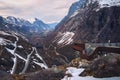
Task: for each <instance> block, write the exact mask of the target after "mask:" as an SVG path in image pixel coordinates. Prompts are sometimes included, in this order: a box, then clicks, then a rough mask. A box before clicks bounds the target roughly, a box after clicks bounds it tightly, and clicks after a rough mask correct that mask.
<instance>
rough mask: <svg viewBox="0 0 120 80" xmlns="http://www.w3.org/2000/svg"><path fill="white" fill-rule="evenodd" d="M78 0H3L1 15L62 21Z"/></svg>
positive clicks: (0, 6)
mask: <svg viewBox="0 0 120 80" xmlns="http://www.w3.org/2000/svg"><path fill="white" fill-rule="evenodd" d="M75 1H76V0H20V1H18V0H1V1H0V15H6V16H15V17H20V18H25V19H31V18H35V17H36V18H39V19H42V20H43V21H45V22H52V21H57V22H58V21H60V20H61V19H62V18H63V17H64V16H65V15H66V14H67V12H68V8H69V7H70V5H71V4H72V3H73V2H75Z"/></svg>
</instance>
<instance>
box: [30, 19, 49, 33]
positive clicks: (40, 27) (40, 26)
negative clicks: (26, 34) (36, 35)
mask: <svg viewBox="0 0 120 80" xmlns="http://www.w3.org/2000/svg"><path fill="white" fill-rule="evenodd" d="M32 27H33V29H34V28H35V29H36V30H35V31H36V32H44V31H46V30H50V26H49V25H47V24H45V23H44V22H43V21H41V20H39V19H37V18H35V21H34V22H33V25H32ZM33 29H32V30H33Z"/></svg>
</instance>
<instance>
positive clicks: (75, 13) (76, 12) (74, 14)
mask: <svg viewBox="0 0 120 80" xmlns="http://www.w3.org/2000/svg"><path fill="white" fill-rule="evenodd" d="M78 13H79V11H78V10H77V11H75V12H74V13H73V14H72V15H71V16H70V18H72V17H74V16H76V15H77V14H78Z"/></svg>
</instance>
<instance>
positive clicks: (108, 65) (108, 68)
mask: <svg viewBox="0 0 120 80" xmlns="http://www.w3.org/2000/svg"><path fill="white" fill-rule="evenodd" d="M80 76H94V77H97V78H103V77H115V76H120V54H114V53H109V54H107V55H106V56H103V57H100V58H96V59H95V60H93V61H92V63H91V64H90V65H89V67H88V68H86V69H85V71H83V72H82V73H81V74H80Z"/></svg>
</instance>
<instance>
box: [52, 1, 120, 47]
mask: <svg viewBox="0 0 120 80" xmlns="http://www.w3.org/2000/svg"><path fill="white" fill-rule="evenodd" d="M109 1H110V2H109ZM119 5H120V2H119V1H118V0H116V1H112V0H107V1H104V0H100V1H97V0H91V1H90V0H89V1H88V2H87V3H86V4H85V6H84V7H82V8H80V9H79V10H78V11H77V14H76V15H74V16H73V17H69V18H68V19H67V20H65V21H64V22H61V23H60V25H59V26H58V27H57V28H56V30H55V32H54V33H53V37H54V39H52V41H53V43H56V44H57V45H59V43H58V42H59V41H60V40H61V37H60V34H61V33H62V34H64V33H66V32H69V33H74V36H71V39H72V41H71V42H76V41H78V42H108V41H110V42H114V43H115V42H120V37H119V36H118V35H119V34H120V31H119V30H120V23H119V22H120V14H119V10H120V6H119ZM54 40H55V41H54ZM69 41H70V39H68V40H67V42H69ZM62 42H63V43H64V42H66V40H65V39H64V40H63V41H62ZM71 42H69V43H71ZM60 45H61V44H60ZM62 45H64V44H62ZM66 45H67V44H66Z"/></svg>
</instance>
